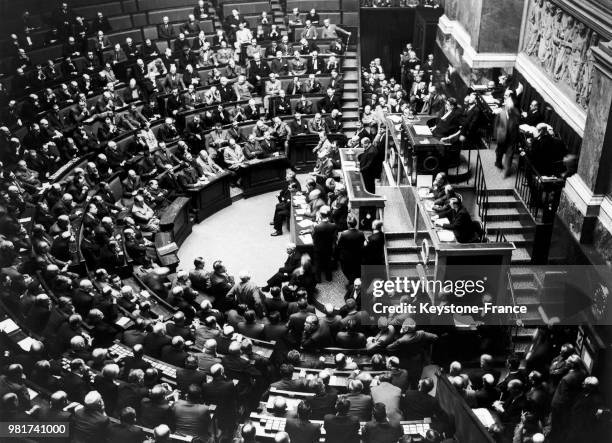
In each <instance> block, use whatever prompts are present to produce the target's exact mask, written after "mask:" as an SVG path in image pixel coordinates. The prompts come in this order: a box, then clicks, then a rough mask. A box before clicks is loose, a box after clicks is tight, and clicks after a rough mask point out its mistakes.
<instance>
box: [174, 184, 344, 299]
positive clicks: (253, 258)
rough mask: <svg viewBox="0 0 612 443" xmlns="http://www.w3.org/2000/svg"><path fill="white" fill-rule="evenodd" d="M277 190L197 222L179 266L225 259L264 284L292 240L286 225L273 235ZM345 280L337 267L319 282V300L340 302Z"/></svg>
mask: <svg viewBox="0 0 612 443" xmlns="http://www.w3.org/2000/svg"><path fill="white" fill-rule="evenodd" d="M276 194H277V192H269V193H266V194H262V195H258V196H256V197H252V198H248V199H239V200H237V201H235V202H234V203H233V204H232V205H231V206H229V207H227V208H225V209H222V210H221V211H219V212H217V213H216V214H214V215H212V216H211V217H209V218H207V219H206V220H204V221H203V222H202V223H199V224H198V225H195V226H194V227H193V231H192V233H191V235H190V236H189V237H187V239H186V240H185V241H184V242H183V244H182V246H181V248H180V250H179V252H178V255H179V259H180V261H181V263H180V265H179V269H185V270H188V269H190V268H191V267H192V263H193V259H194V258H195V257H203V258H204V259H205V260H206V268H207V269H210V268H211V267H212V263H213V262H214V261H215V260H223V262H224V263H225V266H226V267H227V270H228V272H229V273H230V274H231V275H234V276H236V277H237V276H238V274H239V273H240V271H242V270H247V271H249V272H250V273H251V275H252V279H253V281H254V282H255V283H256V284H257V285H259V286H264V285H265V284H266V281H267V279H268V278H270V276H271V275H272V274H273V273H274V272H275V271H276V270H277V269H278V267H279V266H281V265H282V264H283V262H284V261H285V258H286V252H285V249H286V246H287V243H289V241H290V235H289V232H288V231H287V230H286V229H285V231H284V233H283V235H282V236H278V237H271V236H270V233H271V232H272V226H270V221H272V215H273V211H274V205H275V204H276V201H277V200H276ZM345 284H346V279H345V278H344V276H343V275H342V273H341V272H338V271H337V272H336V273H335V274H334V278H333V281H332V282H324V283H321V284H319V285H318V288H319V291H320V296H319V301H321V302H322V303H332V304H334V305H337V306H340V304H341V303H342V302H343V295H344V291H345V289H344V288H345Z"/></svg>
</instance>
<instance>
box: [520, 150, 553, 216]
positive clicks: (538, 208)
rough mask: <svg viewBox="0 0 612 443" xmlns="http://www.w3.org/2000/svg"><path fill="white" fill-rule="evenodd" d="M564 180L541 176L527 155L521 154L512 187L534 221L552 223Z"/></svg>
mask: <svg viewBox="0 0 612 443" xmlns="http://www.w3.org/2000/svg"><path fill="white" fill-rule="evenodd" d="M564 184H565V181H564V180H563V179H560V178H553V177H550V178H549V177H542V175H540V173H539V172H538V170H537V169H536V168H535V166H533V164H532V163H531V161H530V160H529V157H528V156H527V155H524V154H521V155H520V157H519V166H518V170H517V173H516V181H515V183H514V189H515V190H516V192H517V193H518V195H519V196H520V197H521V198H522V199H523V202H524V203H525V206H526V207H527V210H528V211H529V213H530V214H531V215H532V217H533V218H534V220H535V222H536V223H543V224H549V223H552V222H553V220H554V218H555V213H556V212H557V207H558V206H559V199H560V197H561V189H563V186H564Z"/></svg>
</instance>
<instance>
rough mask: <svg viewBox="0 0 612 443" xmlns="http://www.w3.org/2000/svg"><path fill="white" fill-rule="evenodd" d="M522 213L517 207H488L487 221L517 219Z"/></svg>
mask: <svg viewBox="0 0 612 443" xmlns="http://www.w3.org/2000/svg"><path fill="white" fill-rule="evenodd" d="M521 216H522V213H521V212H519V210H518V208H489V209H488V211H487V221H503V220H519V219H520V218H521Z"/></svg>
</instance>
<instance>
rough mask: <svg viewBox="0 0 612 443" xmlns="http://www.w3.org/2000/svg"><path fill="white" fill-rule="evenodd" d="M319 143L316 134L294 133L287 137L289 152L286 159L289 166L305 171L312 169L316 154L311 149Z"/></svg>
mask: <svg viewBox="0 0 612 443" xmlns="http://www.w3.org/2000/svg"><path fill="white" fill-rule="evenodd" d="M318 143H319V136H318V135H317V134H300V135H294V136H293V137H291V138H290V139H289V152H288V153H287V159H288V160H289V163H290V164H291V166H293V167H295V168H296V169H298V170H303V171H306V172H309V171H312V169H313V168H314V165H315V163H316V162H317V156H316V154H315V153H314V152H312V149H313V148H314V147H315V146H317V144H318Z"/></svg>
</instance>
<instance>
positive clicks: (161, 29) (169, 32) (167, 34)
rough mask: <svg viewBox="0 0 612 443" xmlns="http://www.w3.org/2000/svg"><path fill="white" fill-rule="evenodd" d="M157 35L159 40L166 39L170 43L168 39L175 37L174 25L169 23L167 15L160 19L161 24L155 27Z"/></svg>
mask: <svg viewBox="0 0 612 443" xmlns="http://www.w3.org/2000/svg"><path fill="white" fill-rule="evenodd" d="M157 35H158V36H159V39H160V40H166V41H167V42H168V43H170V40H174V39H175V38H176V31H175V30H174V27H173V26H172V25H171V24H170V20H169V19H168V17H167V16H165V17H164V18H163V19H162V23H161V25H159V26H158V27H157Z"/></svg>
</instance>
